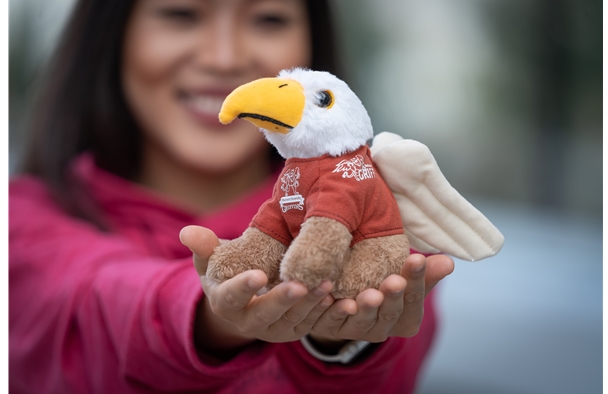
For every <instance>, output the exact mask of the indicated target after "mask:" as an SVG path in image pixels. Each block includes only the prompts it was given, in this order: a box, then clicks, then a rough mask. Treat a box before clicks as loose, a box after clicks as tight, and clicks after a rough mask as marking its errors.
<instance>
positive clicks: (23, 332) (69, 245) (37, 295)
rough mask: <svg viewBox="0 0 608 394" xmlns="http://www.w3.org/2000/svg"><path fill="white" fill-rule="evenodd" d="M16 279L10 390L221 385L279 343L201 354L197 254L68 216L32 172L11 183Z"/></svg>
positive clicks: (255, 363)
mask: <svg viewBox="0 0 608 394" xmlns="http://www.w3.org/2000/svg"><path fill="white" fill-rule="evenodd" d="M66 240H67V241H66ZM9 285H10V289H9V294H10V310H9V335H10V341H9V365H10V374H11V379H10V389H11V392H108V393H109V392H125V391H130V392H131V391H132V392H139V391H141V390H144V391H146V390H163V389H166V390H168V389H171V390H177V391H184V390H199V391H207V390H214V389H216V388H218V387H220V386H222V385H223V384H225V383H227V382H229V381H231V380H232V379H234V378H236V377H237V376H239V374H241V371H242V370H243V369H247V368H251V369H252V370H254V369H255V368H259V367H260V365H263V363H264V362H263V361H264V360H265V359H267V358H268V355H267V353H268V352H269V351H271V350H272V347H271V346H259V344H256V345H254V346H251V347H250V348H249V349H247V350H245V351H243V352H242V353H241V354H240V355H239V356H237V357H236V358H234V359H233V360H231V361H229V362H226V363H223V364H219V363H213V362H212V360H209V362H208V363H203V362H201V361H200V360H199V359H198V357H197V355H196V351H195V349H194V344H193V335H192V327H193V321H194V313H195V308H196V305H197V303H198V301H199V300H200V298H201V297H202V296H203V294H202V290H201V288H200V283H199V280H198V276H197V274H196V272H195V270H194V268H193V267H192V262H191V259H185V260H177V261H167V260H164V259H159V258H153V257H149V256H146V255H145V254H144V253H143V252H142V251H140V250H138V248H137V247H134V246H133V245H131V244H130V243H128V242H126V241H124V240H123V239H122V238H121V237H120V236H117V235H108V234H103V233H100V232H99V231H97V230H96V229H95V228H93V227H92V226H91V225H89V224H88V223H85V222H82V221H79V220H76V219H72V218H69V217H66V216H65V215H64V214H63V213H62V212H61V211H60V210H59V209H58V208H57V207H56V206H54V204H53V203H52V202H51V201H50V199H49V197H48V195H46V192H45V191H44V189H43V188H42V187H41V186H40V185H39V184H37V183H36V182H33V181H29V182H28V181H21V182H19V183H15V184H12V185H11V187H10V206H9ZM126 383H127V387H130V388H129V389H128V390H125V384H126Z"/></svg>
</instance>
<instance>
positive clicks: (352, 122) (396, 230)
mask: <svg viewBox="0 0 608 394" xmlns="http://www.w3.org/2000/svg"><path fill="white" fill-rule="evenodd" d="M219 118H220V121H221V122H222V123H224V124H227V123H230V122H232V121H233V120H234V119H235V118H242V119H245V120H248V121H250V122H251V123H253V124H254V125H256V126H258V127H259V128H260V129H261V131H262V132H264V134H265V136H266V138H267V139H268V141H269V142H270V143H271V144H272V145H274V146H275V147H276V148H277V150H278V152H279V153H280V154H281V155H282V156H283V157H284V158H285V159H286V162H285V167H284V169H283V171H282V172H281V175H280V176H279V179H278V181H277V183H276V185H275V188H274V191H273V196H272V198H271V199H269V200H268V201H267V202H266V203H264V204H263V205H262V207H261V208H260V210H259V211H258V213H257V215H256V216H255V217H254V218H253V220H252V222H251V225H250V227H249V228H248V229H247V230H246V231H245V232H244V233H243V235H242V236H241V237H239V238H237V239H235V240H233V241H230V242H226V243H223V244H222V245H220V246H218V247H217V248H216V249H215V251H214V253H213V255H212V256H211V258H210V261H209V266H208V269H207V275H208V277H210V278H212V279H215V280H217V281H220V282H221V281H224V280H227V279H230V278H232V277H234V276H235V275H238V274H239V273H241V272H244V271H246V270H249V269H261V270H262V271H264V272H265V273H266V275H267V276H268V278H269V281H268V287H273V286H275V285H276V284H278V283H279V282H280V281H287V280H297V281H300V282H301V283H303V284H305V285H306V286H307V287H308V288H310V289H312V288H314V287H316V286H318V285H319V284H320V283H321V282H322V281H323V280H325V279H330V280H331V281H332V282H333V292H332V294H333V296H334V297H335V298H337V299H339V298H354V297H355V296H356V295H357V294H358V293H360V292H361V291H362V290H364V289H366V288H370V287H373V288H378V287H379V286H380V284H381V282H382V281H383V280H384V279H385V278H386V277H387V276H389V275H391V274H394V273H399V272H400V269H401V266H402V264H403V262H404V261H405V259H406V258H407V256H408V255H409V250H410V244H411V246H412V247H413V248H414V249H415V250H417V251H420V252H439V251H442V252H445V253H448V254H451V255H453V256H455V257H458V258H461V259H467V260H471V261H474V260H479V259H482V258H485V257H488V256H492V255H494V254H496V253H497V252H498V251H499V250H500V248H501V247H502V243H503V240H504V238H503V236H502V234H501V233H500V232H499V231H498V230H497V229H496V228H495V227H494V226H493V225H492V224H491V223H490V221H489V220H488V219H487V218H485V216H483V215H482V214H481V213H480V212H479V211H477V210H476V209H475V208H474V207H473V206H472V205H471V204H469V203H468V202H467V201H466V200H465V199H464V198H463V197H462V196H460V194H458V192H456V190H454V189H453V188H452V187H451V186H450V184H449V183H448V182H447V180H446V179H445V178H444V177H443V175H442V173H441V171H440V170H439V168H438V167H437V164H436V162H435V160H434V158H433V156H432V155H431V153H430V152H429V150H428V149H427V148H426V146H424V145H422V144H420V143H418V142H416V141H412V140H404V139H402V138H401V137H400V136H397V135H395V134H391V133H381V134H379V135H378V136H376V138H375V139H374V143H373V147H372V148H371V149H370V148H369V147H368V146H367V141H368V140H370V139H371V138H372V137H373V130H372V124H371V121H370V118H369V116H368V114H367V111H366V110H365V108H364V107H363V104H362V103H361V101H360V100H359V99H358V97H357V96H356V95H355V94H354V93H353V92H352V90H350V88H349V87H348V85H346V83H344V82H343V81H341V80H340V79H338V78H336V77H335V76H334V75H332V74H330V73H327V72H320V71H312V70H307V69H300V68H296V69H293V70H283V71H281V72H280V73H279V75H278V77H276V78H262V79H258V80H256V81H253V82H250V83H248V84H245V85H242V86H240V87H238V88H237V89H235V90H234V91H233V92H232V93H231V94H230V95H228V97H226V100H225V101H224V103H223V106H222V109H221V112H220V114H219ZM372 157H373V161H372ZM408 239H409V242H408Z"/></svg>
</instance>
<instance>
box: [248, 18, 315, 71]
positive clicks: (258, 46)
mask: <svg viewBox="0 0 608 394" xmlns="http://www.w3.org/2000/svg"><path fill="white" fill-rule="evenodd" d="M248 40H249V43H248V47H249V48H253V49H252V51H253V53H254V56H255V58H256V60H257V61H258V64H260V65H262V67H264V69H265V71H266V73H267V74H268V75H276V74H278V72H279V71H281V70H283V69H285V68H292V67H296V66H300V67H308V66H310V64H311V63H312V49H311V46H310V39H309V36H308V33H307V30H301V29H300V30H298V31H295V32H292V33H290V34H289V35H288V36H286V37H282V38H280V39H274V40H270V39H265V38H263V37H255V36H251V37H249V38H248Z"/></svg>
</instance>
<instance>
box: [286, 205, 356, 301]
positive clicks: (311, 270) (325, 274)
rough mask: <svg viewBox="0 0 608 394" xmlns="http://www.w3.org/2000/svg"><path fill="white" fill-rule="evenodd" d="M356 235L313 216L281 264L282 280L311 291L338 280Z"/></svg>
mask: <svg viewBox="0 0 608 394" xmlns="http://www.w3.org/2000/svg"><path fill="white" fill-rule="evenodd" d="M351 239H352V235H351V234H350V232H349V231H348V229H347V228H346V227H345V226H344V225H343V224H341V223H339V222H337V221H335V220H333V219H329V218H323V217H316V216H313V217H311V218H309V219H307V220H306V221H305V222H304V223H303V224H302V229H301V230H300V234H299V235H298V236H297V237H296V238H295V239H294V240H293V242H292V243H291V246H290V247H289V249H288V250H287V252H286V253H285V257H284V258H283V261H282V262H281V280H283V281H288V280H297V281H299V282H301V283H303V284H304V285H306V286H307V287H308V288H309V289H313V288H315V287H317V286H319V285H320V284H321V282H323V280H325V279H330V280H331V281H334V280H335V279H337V278H338V275H339V274H340V271H341V269H342V265H343V263H344V260H345V259H346V257H347V255H348V251H349V246H350V242H351Z"/></svg>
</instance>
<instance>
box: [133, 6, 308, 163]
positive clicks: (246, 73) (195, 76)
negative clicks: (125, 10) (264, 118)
mask: <svg viewBox="0 0 608 394" xmlns="http://www.w3.org/2000/svg"><path fill="white" fill-rule="evenodd" d="M310 58H311V48H310V33H309V28H308V16H307V14H306V8H305V5H304V4H303V2H302V1H300V0H139V1H138V2H137V3H136V4H135V8H134V10H133V13H132V15H131V19H130V21H129V24H128V26H127V31H126V38H125V46H124V52H123V65H122V67H123V88H124V91H125V95H126V98H127V102H128V103H129V105H130V107H131V109H132V110H133V112H134V114H135V117H136V119H137V120H138V122H139V124H140V126H141V128H142V129H143V133H144V140H145V145H144V157H147V158H148V159H149V158H150V157H151V156H153V155H150V152H155V153H154V155H163V156H164V160H165V161H166V160H167V159H169V160H171V161H173V162H175V163H178V164H179V165H183V166H188V167H191V168H194V169H196V170H200V171H203V172H210V173H224V172H228V171H231V170H233V169H235V168H237V167H239V166H243V165H246V164H247V162H248V161H249V160H250V159H252V158H254V157H256V156H257V157H259V155H262V154H266V152H267V149H268V145H267V143H266V142H265V140H264V137H263V134H262V133H260V132H259V131H258V130H257V129H256V128H255V127H253V125H251V124H250V123H249V122H246V121H243V120H236V121H234V122H233V123H232V124H230V125H227V126H224V125H221V124H220V123H219V121H218V113H219V110H220V107H221V104H222V102H223V100H224V98H225V97H226V96H227V95H228V94H229V93H230V92H231V91H232V90H233V89H235V88H236V87H237V86H239V85H241V84H243V83H245V82H249V81H251V80H253V79H257V78H261V77H266V76H274V75H276V74H277V73H278V72H279V71H280V70H281V69H283V68H290V67H295V66H307V65H309V64H310ZM144 165H145V164H144Z"/></svg>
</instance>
